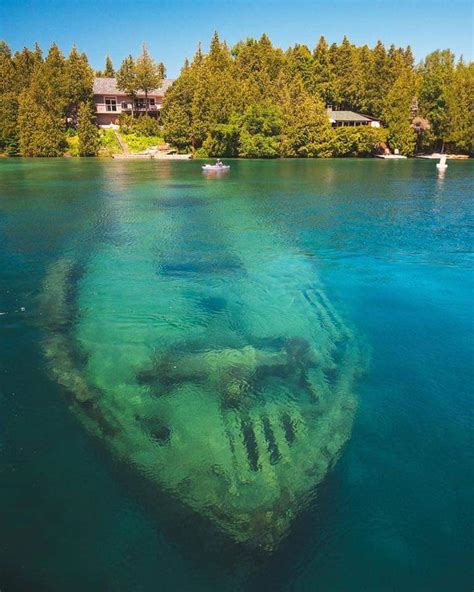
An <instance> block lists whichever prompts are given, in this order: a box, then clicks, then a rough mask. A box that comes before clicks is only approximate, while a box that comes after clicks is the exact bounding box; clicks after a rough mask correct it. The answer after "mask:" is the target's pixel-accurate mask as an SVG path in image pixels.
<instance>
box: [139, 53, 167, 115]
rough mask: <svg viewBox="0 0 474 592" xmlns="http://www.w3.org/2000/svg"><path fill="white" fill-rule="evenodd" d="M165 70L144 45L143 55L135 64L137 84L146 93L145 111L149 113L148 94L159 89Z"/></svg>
mask: <svg viewBox="0 0 474 592" xmlns="http://www.w3.org/2000/svg"><path fill="white" fill-rule="evenodd" d="M162 72H163V68H160V66H159V65H158V64H157V63H156V62H155V61H154V60H153V58H152V57H151V56H150V53H149V52H148V48H147V46H146V45H145V44H143V48H142V53H141V55H140V56H139V57H138V58H137V62H136V64H135V77H136V84H137V88H138V89H139V90H142V91H143V92H144V93H145V109H146V111H148V108H149V106H148V93H149V92H150V91H151V90H154V89H156V88H158V87H159V86H160V84H161V82H162V80H163V76H162Z"/></svg>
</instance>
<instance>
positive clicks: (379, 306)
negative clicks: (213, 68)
mask: <svg viewBox="0 0 474 592" xmlns="http://www.w3.org/2000/svg"><path fill="white" fill-rule="evenodd" d="M473 178H474V165H473V164H472V163H471V162H450V163H449V168H448V171H447V173H446V175H445V178H444V179H438V178H437V177H436V173H435V167H434V163H432V162H422V161H405V162H403V161H401V162H400V161H399V162H385V161H376V160H355V159H354V160H343V161H342V160H341V161H335V160H328V161H272V162H262V161H238V162H232V169H231V173H230V174H229V176H228V177H224V178H217V179H207V178H205V177H203V176H202V175H201V173H200V164H199V163H196V162H174V163H170V162H163V163H159V162H153V161H150V162H148V161H147V162H145V161H143V162H141V161H135V162H134V161H130V162H126V161H118V162H113V161H106V160H95V159H90V160H73V159H70V160H65V159H62V160H53V159H52V160H37V161H32V160H27V159H15V160H3V161H0V274H1V275H0V313H2V314H0V533H1V536H0V590H1V591H2V592H16V591H23V590H24V591H26V590H28V591H29V590H35V591H38V592H40V591H42V590H45V591H46V590H47V591H54V592H56V591H63V590H69V591H71V592H76V591H77V592H82V591H84V590H88V591H89V590H90V591H96V590H97V591H105V590H110V591H113V592H116V591H122V590H123V591H127V592H128V591H137V592H138V591H140V592H142V591H146V592H148V591H151V590H160V591H162V590H163V591H170V592H174V591H183V590H184V591H190V592H194V591H199V592H200V591H207V590H219V591H230V590H232V591H234V590H235V591H237V590H242V591H249V592H250V591H252V592H253V591H256V590H273V591H295V592H305V591H314V590H318V591H321V592H326V591H328V592H329V591H331V592H332V591H336V590H337V591H341V592H345V591H354V590H361V591H362V590H363V591H399V590H404V591H417V592H419V591H430V592H431V591H433V592H435V591H445V590H456V591H457V590H459V591H462V590H466V591H467V590H471V589H472V582H473V575H474V574H473V569H472V565H473V561H472V559H473V546H472V541H473V512H472V507H473V482H474V481H473V477H474V474H473V473H474V458H473V456H474V455H473V451H474V448H473V431H472V420H473V399H472V385H473V367H474V365H473V362H474V342H473V274H472V267H473V256H472V255H473V248H472V247H473V242H472V223H473V201H472V195H473ZM177 225H179V229H180V230H179V231H180V236H179V244H178V243H177V242H173V241H171V242H170V241H169V240H168V239H167V238H166V236H168V235H167V234H166V233H167V232H168V231H169V229H170V227H171V226H173V228H174V227H175V226H177ZM152 235H153V241H154V245H155V247H154V248H155V250H156V252H159V253H160V254H163V253H165V255H166V261H168V263H167V264H166V265H162V267H161V268H160V273H161V275H162V277H163V278H165V279H166V278H167V277H170V276H173V277H174V276H176V275H177V274H179V275H180V277H184V280H183V281H185V282H186V281H188V280H187V278H188V277H189V276H190V275H192V277H193V278H194V280H195V281H199V278H208V277H215V276H216V274H217V276H218V277H221V276H222V274H224V272H225V273H227V274H229V277H235V276H236V275H238V274H239V273H240V267H239V266H241V263H240V262H241V260H242V257H243V252H244V250H246V249H247V250H248V252H250V251H251V248H256V247H257V246H258V247H259V252H258V256H256V258H255V261H256V262H257V263H256V264H255V267H256V271H255V273H256V274H257V275H258V273H260V272H261V273H262V274H263V273H264V272H265V269H263V265H262V264H261V263H258V262H259V261H265V262H268V264H269V265H270V264H271V263H272V260H273V258H274V257H275V253H277V252H278V253H279V254H281V252H282V249H287V250H288V252H291V253H292V254H295V255H294V257H296V258H297V259H298V263H300V262H304V264H305V265H306V264H308V265H310V266H311V267H310V269H312V270H314V274H315V276H316V275H317V277H318V280H320V281H321V282H322V284H323V285H324V288H325V292H326V294H327V296H328V298H330V300H331V302H332V304H333V305H334V307H335V308H336V309H337V310H338V311H339V312H340V313H341V314H342V315H343V317H344V319H345V321H346V322H347V323H348V324H349V325H350V327H351V329H352V330H353V331H354V332H355V333H357V336H358V339H359V341H360V343H361V348H362V349H363V350H364V352H365V353H366V354H367V357H370V362H369V363H368V365H367V371H366V372H365V374H364V376H363V377H362V378H361V379H360V380H359V382H358V383H357V384H356V388H355V394H356V396H357V399H358V408H357V412H356V416H355V421H354V426H353V430H352V435H351V437H350V439H349V441H348V442H347V444H346V446H345V448H344V451H343V454H342V456H341V458H340V459H339V461H338V462H337V464H336V465H335V467H334V469H333V470H332V471H331V472H330V474H329V475H328V476H327V478H326V480H325V481H324V483H323V484H322V485H321V486H320V488H319V492H318V496H317V498H316V499H315V500H314V502H313V503H312V504H311V506H310V507H308V508H306V509H305V511H304V512H303V513H302V514H301V515H300V516H299V517H298V518H297V519H296V521H295V522H294V524H293V527H292V529H291V533H290V535H289V536H288V537H287V538H286V539H285V540H284V541H283V543H282V544H281V545H280V547H279V548H278V549H277V550H276V551H274V552H273V553H272V554H270V555H264V554H259V553H251V552H248V551H246V550H245V549H243V548H241V547H240V546H238V545H230V544H229V545H221V544H220V543H219V542H218V539H217V538H216V539H215V540H214V538H213V537H212V531H209V534H207V535H206V537H201V538H200V539H199V540H197V539H196V536H195V534H196V533H194V532H193V530H194V528H193V523H192V521H191V522H190V521H189V520H188V521H183V522H182V523H180V522H179V520H178V518H174V517H172V518H171V519H166V516H165V517H163V515H160V513H159V512H158V513H157V512H155V510H154V509H153V508H152V507H151V506H152V504H150V503H149V500H148V494H147V493H145V492H143V491H142V485H141V484H139V483H138V481H136V480H135V477H134V475H133V474H130V473H129V472H128V471H127V470H126V469H124V468H123V467H122V466H121V464H120V463H118V462H116V461H115V460H114V459H113V458H112V456H111V455H110V454H109V453H108V451H107V450H106V449H105V448H104V447H102V446H101V445H100V443H98V442H97V441H96V440H94V439H92V438H91V437H90V435H89V434H88V433H87V432H86V431H85V430H84V429H83V427H82V426H81V425H80V423H79V422H78V421H77V420H76V418H75V417H74V416H73V415H72V414H71V413H70V411H69V409H68V405H67V401H66V399H65V396H64V392H63V390H64V389H61V387H60V386H59V385H58V384H57V382H56V381H55V380H54V379H53V378H52V376H51V373H50V372H48V370H47V367H46V362H45V357H44V351H43V348H42V345H41V344H42V339H43V337H44V333H45V328H44V327H45V319H44V318H43V317H44V312H42V309H41V307H40V304H39V303H40V301H41V297H42V293H43V292H44V290H45V278H46V277H47V274H48V271H49V270H50V269H51V266H52V265H53V264H54V262H55V261H57V260H59V259H61V258H64V257H67V258H70V259H78V258H80V257H82V258H84V260H86V261H89V260H91V258H93V257H94V256H95V254H96V252H97V251H98V248H99V247H98V245H101V246H103V245H106V246H107V248H110V249H111V251H112V252H114V251H113V250H114V249H115V248H116V249H118V251H117V252H122V251H120V249H122V250H123V252H124V253H129V246H130V245H131V244H132V242H133V241H135V244H136V237H140V240H141V239H143V241H145V242H146V241H147V240H148V239H149V238H150V237H151V236H152ZM173 236H177V235H176V234H173ZM134 237H135V238H134ZM232 237H240V239H241V243H240V246H239V243H236V242H235V240H234V243H232V245H233V246H232V248H231V246H230V245H231V239H232ZM173 240H174V239H173ZM196 253H199V257H197V256H196ZM247 261H250V259H247ZM259 265H260V266H261V269H260V268H259ZM86 266H87V264H86ZM134 272H135V276H133V277H135V278H136V277H138V279H140V269H139V268H135V270H134ZM85 273H86V274H87V270H86V272H85ZM212 274H214V275H212ZM226 277H227V276H226ZM90 281H91V280H90ZM206 281H207V280H206ZM224 294H225V290H224ZM137 298H138V296H137ZM271 298H272V295H271V294H270V295H269V301H270V302H271ZM201 304H202V306H203V307H204V308H207V311H208V313H209V314H210V315H211V314H212V315H219V314H220V313H221V311H222V309H223V308H224V307H225V302H224V299H223V298H222V297H209V298H208V299H205V301H203V302H201ZM176 314H178V313H176ZM126 320H127V319H125V320H124V322H125V321H126ZM129 320H130V321H131V319H129ZM181 320H182V321H183V322H187V321H188V319H185V318H183V319H181Z"/></svg>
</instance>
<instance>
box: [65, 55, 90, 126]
mask: <svg viewBox="0 0 474 592" xmlns="http://www.w3.org/2000/svg"><path fill="white" fill-rule="evenodd" d="M64 76H65V96H66V100H67V108H66V114H67V118H68V123H71V124H72V125H73V126H76V124H77V117H78V111H79V105H81V104H82V103H86V102H88V101H92V84H93V81H94V74H93V71H92V68H91V67H90V66H89V62H88V60H87V56H86V54H84V53H82V54H80V53H79V52H78V51H77V48H76V47H75V46H74V47H73V48H72V50H71V53H70V54H69V56H68V58H67V59H66V62H65V67H64Z"/></svg>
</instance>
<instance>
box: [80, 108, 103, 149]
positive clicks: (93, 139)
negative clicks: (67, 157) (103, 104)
mask: <svg viewBox="0 0 474 592" xmlns="http://www.w3.org/2000/svg"><path fill="white" fill-rule="evenodd" d="M77 133H78V135H79V156H97V154H98V153H99V148H100V135H99V129H98V127H97V125H96V124H95V113H94V109H93V107H92V105H91V103H81V104H80V106H79V111H78V124H77Z"/></svg>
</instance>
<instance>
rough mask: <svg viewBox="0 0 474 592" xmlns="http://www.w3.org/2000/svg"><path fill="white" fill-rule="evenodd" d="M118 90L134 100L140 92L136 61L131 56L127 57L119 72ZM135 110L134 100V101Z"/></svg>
mask: <svg viewBox="0 0 474 592" xmlns="http://www.w3.org/2000/svg"><path fill="white" fill-rule="evenodd" d="M117 88H118V89H119V90H121V91H123V92H124V93H125V94H127V95H128V96H129V97H131V98H132V99H133V98H134V97H136V95H137V92H138V88H139V87H138V80H137V74H136V69H135V61H134V59H133V58H132V56H131V55H129V56H128V57H126V58H125V59H124V60H123V62H122V65H121V66H120V68H119V70H118V71H117ZM132 109H133V100H132Z"/></svg>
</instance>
